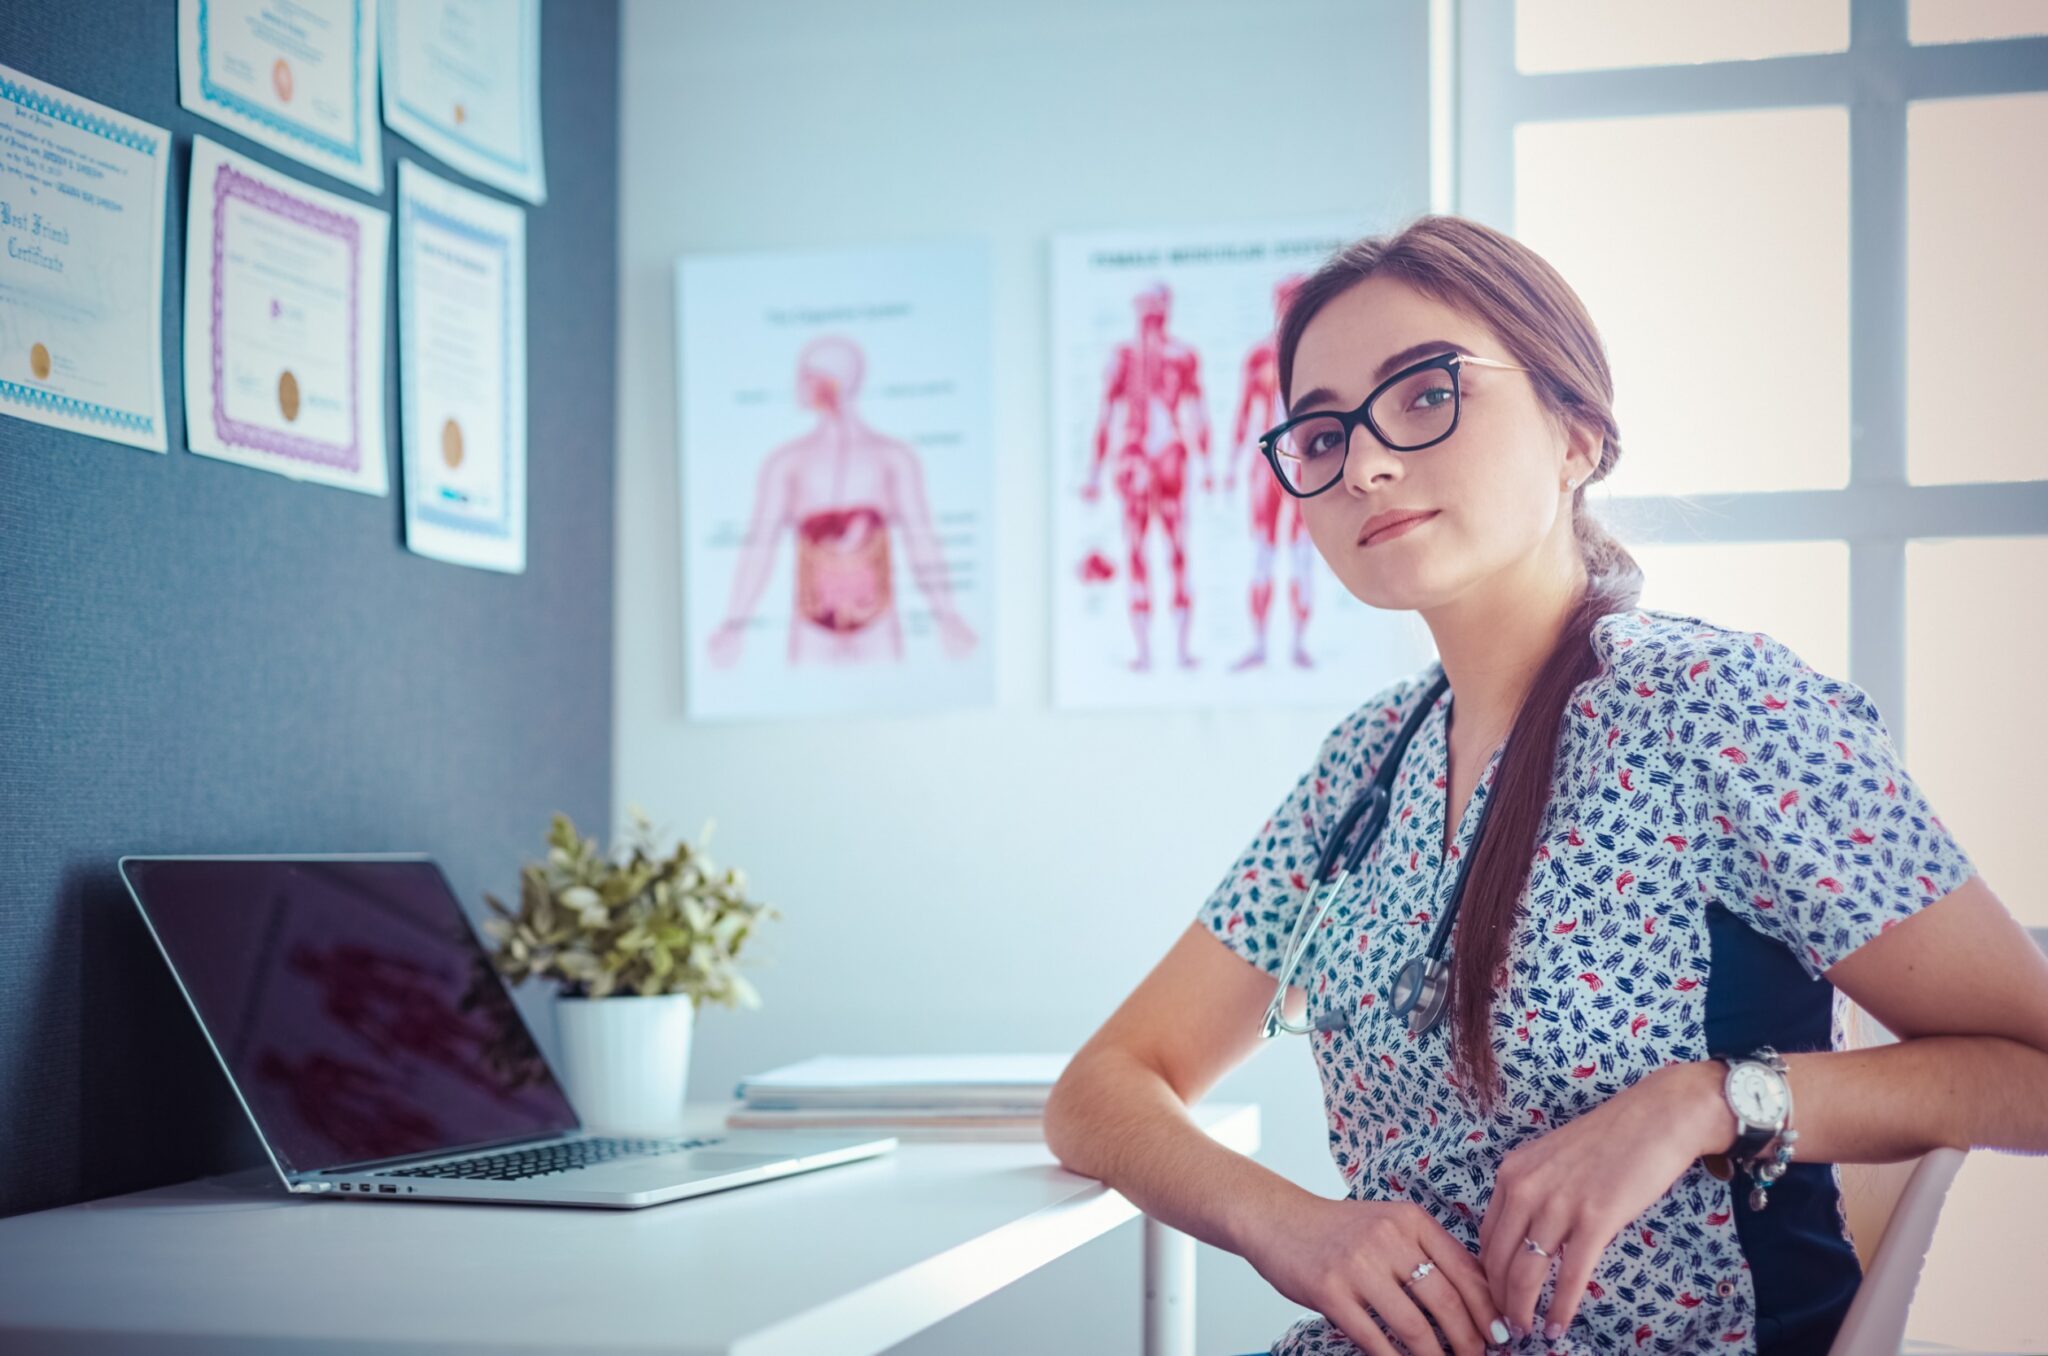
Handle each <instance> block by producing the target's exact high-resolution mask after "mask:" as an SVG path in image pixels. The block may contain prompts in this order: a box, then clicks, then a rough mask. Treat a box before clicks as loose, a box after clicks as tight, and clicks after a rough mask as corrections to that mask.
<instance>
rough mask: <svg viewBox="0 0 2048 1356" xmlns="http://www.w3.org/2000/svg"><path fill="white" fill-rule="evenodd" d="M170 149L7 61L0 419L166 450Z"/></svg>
mask: <svg viewBox="0 0 2048 1356" xmlns="http://www.w3.org/2000/svg"><path fill="white" fill-rule="evenodd" d="M170 146H171V138H170V133H168V132H166V131H165V130H164V129H163V128H161V127H153V126H151V125H150V124H149V123H146V122H138V121H136V120H135V119H134V118H130V117H128V116H126V115H125V114H122V113H117V112H115V111H114V110H113V109H111V108H108V107H106V106H105V105H104V104H96V103H94V102H92V100H90V99H81V98H79V97H78V96H77V95H75V94H72V93H71V92H70V91H68V90H62V89H59V88H57V87H56V86H55V85H48V84H44V83H43V82H42V81H40V80H36V79H33V78H32V77H30V76H26V75H23V74H22V73H21V72H19V71H16V70H13V69H11V68H9V67H6V66H0V415H11V416H12V417H14V418H16V419H26V420H29V421H31V422H34V423H38V424H47V425H50V426H51V427H54V428H65V429H70V430H72V431H74V432H77V433H86V434H90V435H91V436H93V437H95V438H104V439H106V440H107V441H109V442H116V443H125V444H127V445H128V446H130V447H139V448H142V449H144V450H146V451H150V452H162V451H164V450H165V442H164V355H163V323H164V194H165V185H166V180H167V175H166V166H165V163H164V162H165V161H166V160H167V159H168V158H169V156H170Z"/></svg>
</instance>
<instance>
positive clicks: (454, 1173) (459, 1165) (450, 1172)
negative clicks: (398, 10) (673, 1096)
mask: <svg viewBox="0 0 2048 1356" xmlns="http://www.w3.org/2000/svg"><path fill="white" fill-rule="evenodd" d="M723 1139H724V1136H722V1135H714V1136H712V1137H710V1138H708V1139H614V1138H610V1137H607V1136H601V1135H593V1136H591V1137H589V1138H587V1139H572V1140H568V1141H566V1142H564V1143H558V1144H543V1145H541V1146H540V1147H538V1148H533V1149H508V1150H506V1151H505V1152H503V1153H495V1154H485V1155H483V1156H482V1157H480V1158H463V1159H458V1160H456V1161H455V1162H452V1163H424V1164H421V1165H420V1166H418V1167H412V1168H388V1169H386V1170H384V1171H382V1172H373V1173H371V1174H369V1175H370V1176H372V1177H455V1178H461V1179H463V1180H466V1181H479V1182H519V1181H524V1180H525V1179H527V1178H529V1177H546V1176H548V1175H549V1174H551V1173H557V1172H568V1171H569V1170H570V1169H571V1168H587V1167H589V1166H590V1165H591V1164H593V1163H604V1162H607V1161H609V1160H611V1159H614V1158H631V1157H633V1156H635V1155H638V1154H667V1153H675V1152H676V1151H677V1150H680V1149H698V1148H702V1147H703V1146H705V1145H707V1144H718V1143H721V1142H723Z"/></svg>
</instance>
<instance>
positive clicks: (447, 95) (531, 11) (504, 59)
mask: <svg viewBox="0 0 2048 1356" xmlns="http://www.w3.org/2000/svg"><path fill="white" fill-rule="evenodd" d="M382 22H383V38H382V43H383V47H382V60H383V63H384V67H383V69H384V122H385V125H387V126H388V127H390V128H391V130H392V131H394V132H396V133H398V134H399V135H400V136H403V137H405V138H406V139H407V140H409V141H411V142H412V143H413V145H415V146H418V147H419V148H420V149H421V150H423V151H425V152H427V153H428V154H429V155H431V156H433V157H434V158H435V159H437V160H439V161H440V162H441V163H442V164H444V165H446V166H448V167H449V168H450V169H452V170H455V171H456V172H458V173H460V174H466V175H468V176H469V177H470V178H472V179H475V180H477V181H478V182H479V183H484V184H488V185H490V186H491V187H493V188H499V189H503V190H504V191H505V192H507V193H511V194H513V195H515V196H517V197H521V198H524V199H526V201H528V202H533V203H538V202H545V201H547V196H548V185H547V173H546V169H545V166H544V164H543V159H542V156H541V130H540V129H541V117H540V0H384V4H383V9H382Z"/></svg>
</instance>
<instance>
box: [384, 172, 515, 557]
mask: <svg viewBox="0 0 2048 1356" xmlns="http://www.w3.org/2000/svg"><path fill="white" fill-rule="evenodd" d="M398 386H399V428H400V443H401V445H402V447H403V450H404V480H405V544H406V545H407V546H408V547H410V548H411V549H412V550H414V551H416V552H418V553H419V554H421V555H425V556H432V557H433V558H435V559H436V560H445V561H450V562H452V563H454V564H457V565H473V566H476V567H478V568H480V569H487V570H502V571H505V572H507V573H511V574H518V573H520V572H522V571H524V570H525V568H526V213H525V211H524V209H522V208H520V207H517V206H515V205H513V204H511V203H506V202H500V201H499V200H498V199H496V198H492V197H487V196H486V195H484V194H481V193H477V192H475V191H473V190H471V189H467V188H463V187H460V186H458V185H456V184H452V183H449V182H448V181H446V180H444V179H441V178H439V177H437V176H435V175H433V174H430V173H428V172H427V171H426V170H424V169H421V168H420V167H419V166H418V165H415V164H413V163H412V162H411V161H409V160H401V161H400V162H399V164H398Z"/></svg>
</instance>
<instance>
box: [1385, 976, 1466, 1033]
mask: <svg viewBox="0 0 2048 1356" xmlns="http://www.w3.org/2000/svg"><path fill="white" fill-rule="evenodd" d="M1450 992H1451V971H1450V967H1449V966H1448V965H1446V964H1445V963H1444V962H1443V960H1442V958H1441V957H1438V958H1431V957H1428V956H1417V957H1415V958H1414V959H1412V960H1410V961H1409V962H1408V963H1407V964H1406V965H1404V966H1402V967H1401V969H1400V971H1399V973H1397V974H1396V975H1395V976H1394V987H1393V991H1392V992H1391V993H1389V994H1388V995H1387V1001H1388V1002H1389V1003H1391V1004H1392V1005H1393V1008H1394V1013H1395V1015H1396V1016H1400V1017H1406V1018H1407V1019H1408V1030H1409V1031H1410V1032H1411V1033H1412V1034H1414V1035H1417V1036H1420V1035H1421V1034H1422V1033H1423V1032H1425V1031H1428V1030H1429V1029H1430V1028H1431V1027H1433V1026H1435V1025H1436V1024H1437V1023H1438V1022H1440V1021H1442V1020H1443V1016H1444V1000H1445V999H1447V998H1448V997H1449V996H1450Z"/></svg>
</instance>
